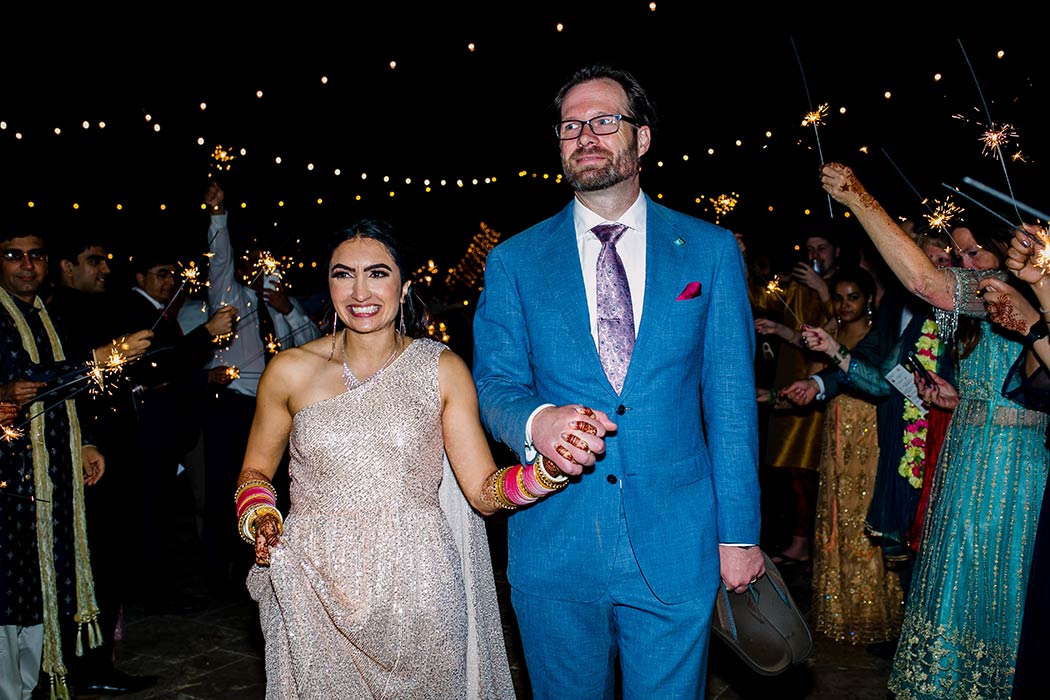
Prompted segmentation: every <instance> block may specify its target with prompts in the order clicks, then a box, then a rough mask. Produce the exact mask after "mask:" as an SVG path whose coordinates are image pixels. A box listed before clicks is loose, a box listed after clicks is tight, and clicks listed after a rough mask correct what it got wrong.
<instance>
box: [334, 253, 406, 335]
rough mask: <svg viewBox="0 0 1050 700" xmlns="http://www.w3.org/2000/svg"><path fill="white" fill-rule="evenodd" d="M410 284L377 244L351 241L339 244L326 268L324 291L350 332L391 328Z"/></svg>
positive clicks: (369, 331)
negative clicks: (327, 293)
mask: <svg viewBox="0 0 1050 700" xmlns="http://www.w3.org/2000/svg"><path fill="white" fill-rule="evenodd" d="M409 284H410V282H409V281H406V282H402V281H401V275H400V274H399V272H398V269H397V264H396V263H395V262H394V258H393V256H392V255H390V251H388V250H387V248H386V246H384V245H383V244H382V243H380V242H379V241H376V240H373V239H371V238H360V237H359V238H353V239H351V240H349V241H344V242H343V243H341V244H339V247H337V248H336V249H335V251H334V252H333V253H332V259H331V262H330V263H329V265H328V290H329V292H330V293H331V295H332V303H333V305H334V306H335V310H336V313H338V314H339V320H340V321H342V322H343V323H344V324H346V326H347V328H349V329H350V330H351V331H353V332H357V333H374V332H376V331H380V330H384V329H388V328H393V326H394V322H395V321H396V320H397V315H398V311H399V310H400V308H401V300H402V299H403V298H404V296H405V294H406V293H407V292H408V286H409Z"/></svg>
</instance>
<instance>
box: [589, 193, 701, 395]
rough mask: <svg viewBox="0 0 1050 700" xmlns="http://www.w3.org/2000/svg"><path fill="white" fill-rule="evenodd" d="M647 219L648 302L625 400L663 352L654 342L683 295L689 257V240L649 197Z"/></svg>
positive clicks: (644, 311)
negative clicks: (681, 283)
mask: <svg viewBox="0 0 1050 700" xmlns="http://www.w3.org/2000/svg"><path fill="white" fill-rule="evenodd" d="M645 218H646V223H645V228H646V234H645V301H644V303H643V306H642V321H641V324H640V325H639V328H638V338H637V339H636V340H635V343H634V353H633V354H632V355H631V364H630V366H629V367H628V368H627V376H626V377H625V378H624V383H623V392H621V394H620V396H621V397H623V396H626V395H627V393H628V392H629V391H630V390H631V387H633V386H634V383H635V381H636V378H637V377H638V376H639V375H641V374H643V373H644V372H645V370H646V365H647V364H648V362H647V360H648V359H649V358H651V357H653V353H658V352H659V350H660V348H658V347H656V346H655V345H654V343H655V342H656V341H655V340H653V338H654V336H655V335H656V333H655V329H657V328H662V327H663V326H664V325H665V324H666V323H667V315H668V314H669V313H670V311H671V305H672V304H673V303H674V300H675V298H676V297H677V296H678V294H679V293H680V292H681V291H682V290H681V289H675V285H676V284H677V283H678V281H679V280H680V279H681V278H682V266H683V265H684V264H685V257H686V243H685V240H684V239H683V238H681V237H680V236H679V235H678V231H677V229H676V228H675V227H674V226H673V225H671V223H670V222H668V221H667V220H666V219H665V218H664V217H663V216H661V215H660V213H659V212H657V211H656V209H655V207H653V205H652V202H650V201H649V199H648V197H646V217H645ZM595 356H597V352H595ZM599 366H601V363H599ZM603 375H604V373H603ZM610 388H611V387H610Z"/></svg>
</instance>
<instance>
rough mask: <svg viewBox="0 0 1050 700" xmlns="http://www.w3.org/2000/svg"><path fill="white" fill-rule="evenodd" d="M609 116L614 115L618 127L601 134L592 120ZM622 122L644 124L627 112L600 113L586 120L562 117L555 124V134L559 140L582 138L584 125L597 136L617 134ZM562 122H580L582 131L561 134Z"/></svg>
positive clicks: (636, 125) (636, 124)
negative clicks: (569, 134)
mask: <svg viewBox="0 0 1050 700" xmlns="http://www.w3.org/2000/svg"><path fill="white" fill-rule="evenodd" d="M609 117H613V118H614V119H616V129H615V130H614V131H610V132H609V133H607V134H599V133H598V132H597V131H595V130H594V125H593V124H591V122H593V121H594V120H595V119H608V118H609ZM620 122H627V123H628V124H631V125H633V126H635V127H639V126H641V125H642V123H641V122H640V121H639V120H637V119H635V118H634V117H628V116H627V115H626V114H599V115H598V116H596V117H591V118H590V119H586V120H584V119H562V120H561V121H560V122H558V123H557V124H555V125H554V135H555V136H557V137H558V140H559V141H572V140H573V139H578V138H580V136H581V135H582V134H583V127H584V126H588V127H590V129H591V133H592V134H594V135H595V136H612V135H613V134H615V133H616V132H617V131H619V130H620ZM562 124H579V125H580V132H579V133H578V134H576V135H574V136H562V135H561V127H562Z"/></svg>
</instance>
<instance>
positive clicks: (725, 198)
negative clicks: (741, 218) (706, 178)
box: [707, 192, 739, 224]
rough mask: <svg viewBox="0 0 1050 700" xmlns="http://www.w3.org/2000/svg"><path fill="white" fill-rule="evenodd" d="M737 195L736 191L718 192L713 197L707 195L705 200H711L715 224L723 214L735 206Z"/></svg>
mask: <svg viewBox="0 0 1050 700" xmlns="http://www.w3.org/2000/svg"><path fill="white" fill-rule="evenodd" d="M738 196H739V195H738V194H737V193H736V192H734V193H732V194H720V195H718V196H717V197H713V198H712V197H708V200H707V201H709V202H711V206H713V207H714V210H715V223H716V224H717V223H718V222H719V220H720V219H721V218H722V217H723V216H725V215H726V214H728V213H729V212H731V211H733V209H734V208H736V201H737V197H738Z"/></svg>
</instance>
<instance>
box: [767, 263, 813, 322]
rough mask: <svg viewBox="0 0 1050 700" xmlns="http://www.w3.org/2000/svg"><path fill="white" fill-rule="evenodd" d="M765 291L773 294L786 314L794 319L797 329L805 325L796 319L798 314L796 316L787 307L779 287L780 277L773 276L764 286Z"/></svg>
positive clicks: (782, 289)
mask: <svg viewBox="0 0 1050 700" xmlns="http://www.w3.org/2000/svg"><path fill="white" fill-rule="evenodd" d="M766 291H767V292H769V293H770V294H775V295H776V297H777V299H780V303H781V304H783V305H784V308H785V309H786V310H787V312H788V313H789V314H791V315H792V316H793V317H794V318H795V321H797V322H798V325H799V327H801V326H803V325H805V322H804V321H803V320H802V319H801V318H799V317H798V314H796V313H795V312H794V311H793V310H792V308H791V307H790V306H789V305H788V303H787V299H785V298H784V295H783V292H784V288H783V287H781V286H780V277H779V276H778V275H773V279H771V280H769V283H768V284H766Z"/></svg>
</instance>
